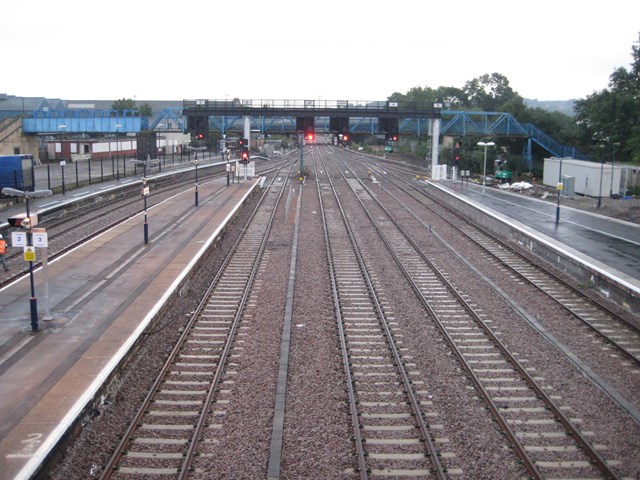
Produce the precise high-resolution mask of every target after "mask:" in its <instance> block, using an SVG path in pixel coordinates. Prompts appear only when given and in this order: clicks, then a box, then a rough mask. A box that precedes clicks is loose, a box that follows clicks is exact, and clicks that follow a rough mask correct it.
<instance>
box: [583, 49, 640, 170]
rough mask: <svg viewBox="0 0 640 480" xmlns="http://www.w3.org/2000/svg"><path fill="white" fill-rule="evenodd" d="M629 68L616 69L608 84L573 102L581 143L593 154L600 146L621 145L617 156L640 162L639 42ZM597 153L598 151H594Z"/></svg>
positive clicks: (623, 159) (633, 52)
mask: <svg viewBox="0 0 640 480" xmlns="http://www.w3.org/2000/svg"><path fill="white" fill-rule="evenodd" d="M631 51H632V57H633V62H632V64H631V69H630V70H627V69H625V68H622V67H620V68H617V69H616V70H615V71H614V72H613V73H612V74H611V76H610V77H609V87H608V88H605V89H604V90H601V91H599V92H594V93H593V94H591V95H589V96H588V97H587V98H585V99H581V100H578V101H577V102H576V106H575V111H576V119H577V121H578V123H579V125H580V128H581V136H582V142H583V144H584V145H585V147H586V148H588V149H589V150H590V151H591V152H592V153H594V154H595V152H596V151H601V149H600V147H599V146H600V145H603V144H605V145H607V144H608V145H611V146H613V144H614V143H615V144H620V146H619V147H617V148H616V158H617V159H620V160H622V161H632V162H634V163H638V162H640V44H638V43H636V44H635V45H633V46H632V49H631ZM596 155H598V154H596Z"/></svg>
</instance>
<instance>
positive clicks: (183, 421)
mask: <svg viewBox="0 0 640 480" xmlns="http://www.w3.org/2000/svg"><path fill="white" fill-rule="evenodd" d="M290 168H291V166H290V167H289V169H290ZM272 185H273V183H272ZM285 185H286V182H282V183H281V184H280V185H279V191H278V192H277V195H274V194H273V193H272V190H271V189H270V188H267V189H265V193H264V194H263V196H262V198H261V199H260V202H259V204H258V206H257V207H256V210H255V211H254V212H253V214H252V218H251V221H250V224H249V226H248V227H247V228H246V229H245V231H244V233H243V234H242V235H241V236H240V237H239V238H238V240H237V241H236V243H235V244H234V246H233V247H232V248H231V251H230V253H229V255H228V256H227V258H226V259H225V261H224V263H223V265H222V267H221V268H220V270H219V272H218V274H217V275H216V277H215V278H214V280H213V282H212V283H211V286H210V288H209V290H208V292H207V293H206V294H205V296H204V298H203V299H202V301H201V303H200V304H199V305H198V307H197V309H196V310H195V312H194V313H193V315H192V316H191V318H190V319H189V322H188V323H187V325H186V326H185V328H184V332H183V334H182V335H181V337H180V340H179V342H178V343H177V344H176V346H175V347H174V349H173V351H172V352H171V354H170V356H169V358H168V359H167V361H166V362H165V364H164V366H163V368H162V371H161V373H160V374H159V375H158V377H157V379H156V381H155V382H154V385H153V387H152V389H151V390H150V392H149V394H148V395H147V397H146V398H145V400H144V402H143V405H142V406H141V407H140V409H139V410H138V413H137V414H136V416H135V418H134V419H133V421H132V422H131V425H130V427H129V428H128V429H127V431H126V432H125V434H124V436H123V438H122V441H121V442H120V444H119V445H118V447H117V448H116V450H115V452H114V454H113V455H112V457H111V459H110V461H109V462H108V464H107V465H106V466H105V468H104V470H103V473H102V476H101V478H102V479H108V478H130V477H140V476H143V477H144V478H163V479H166V478H178V479H184V478H187V476H188V475H189V473H190V471H191V470H192V468H194V462H195V460H194V458H195V457H196V455H197V453H198V445H199V442H201V441H205V442H206V441H208V440H207V439H210V438H211V436H215V429H216V425H218V424H219V420H218V418H219V415H220V411H219V410H217V409H218V408H224V407H220V405H224V403H220V404H216V402H217V400H218V399H219V395H220V390H221V385H222V382H223V381H224V378H225V376H226V375H228V374H229V364H230V356H231V352H232V351H233V350H234V349H235V348H236V343H235V342H236V334H237V331H238V329H239V325H240V322H241V319H242V314H243V311H244V309H245V307H246V304H247V301H248V298H249V294H250V291H251V288H252V286H253V283H254V280H255V278H256V276H257V273H258V270H259V267H260V263H261V259H262V256H263V254H264V250H265V246H266V242H267V239H268V236H269V231H270V229H271V225H272V223H273V217H274V215H275V211H276V209H277V207H278V205H279V203H280V201H281V199H282V196H283V192H284V187H285Z"/></svg>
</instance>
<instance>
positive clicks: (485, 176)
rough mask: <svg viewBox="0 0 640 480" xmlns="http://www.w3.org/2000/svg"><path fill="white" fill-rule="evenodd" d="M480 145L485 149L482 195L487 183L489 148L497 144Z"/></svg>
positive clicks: (480, 143)
mask: <svg viewBox="0 0 640 480" xmlns="http://www.w3.org/2000/svg"><path fill="white" fill-rule="evenodd" d="M478 145H480V146H481V147H484V164H483V167H482V193H484V188H485V185H486V182H487V147H493V146H494V145H495V142H478Z"/></svg>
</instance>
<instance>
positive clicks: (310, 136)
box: [307, 132, 313, 142]
mask: <svg viewBox="0 0 640 480" xmlns="http://www.w3.org/2000/svg"><path fill="white" fill-rule="evenodd" d="M307 140H309V141H310V142H311V141H313V133H311V132H309V133H307Z"/></svg>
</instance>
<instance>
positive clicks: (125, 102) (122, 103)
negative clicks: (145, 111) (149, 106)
mask: <svg viewBox="0 0 640 480" xmlns="http://www.w3.org/2000/svg"><path fill="white" fill-rule="evenodd" d="M111 109H112V110H117V111H118V113H122V112H123V111H125V110H137V109H138V107H137V106H136V102H135V100H133V99H131V98H121V99H119V100H116V101H115V102H113V103H112V104H111Z"/></svg>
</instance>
